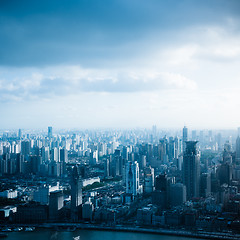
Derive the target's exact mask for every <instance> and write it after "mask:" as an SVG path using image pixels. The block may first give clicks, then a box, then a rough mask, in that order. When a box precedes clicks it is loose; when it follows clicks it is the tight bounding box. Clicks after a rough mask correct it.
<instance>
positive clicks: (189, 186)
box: [183, 141, 200, 200]
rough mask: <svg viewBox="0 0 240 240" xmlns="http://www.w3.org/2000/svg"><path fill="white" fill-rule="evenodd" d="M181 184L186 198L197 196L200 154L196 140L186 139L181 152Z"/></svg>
mask: <svg viewBox="0 0 240 240" xmlns="http://www.w3.org/2000/svg"><path fill="white" fill-rule="evenodd" d="M183 184H184V185H185V186H186V190H187V200H189V199H191V198H193V197H199V185H200V154H199V151H198V150H197V141H187V142H186V149H185V151H184V154H183Z"/></svg>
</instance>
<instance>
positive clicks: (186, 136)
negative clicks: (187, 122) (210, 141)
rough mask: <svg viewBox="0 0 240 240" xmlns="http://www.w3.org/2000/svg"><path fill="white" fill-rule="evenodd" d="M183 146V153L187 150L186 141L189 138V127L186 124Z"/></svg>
mask: <svg viewBox="0 0 240 240" xmlns="http://www.w3.org/2000/svg"><path fill="white" fill-rule="evenodd" d="M182 140H183V141H182V146H183V149H182V151H183V153H184V152H185V149H186V141H187V140H188V129H187V127H186V126H184V128H183V137H182Z"/></svg>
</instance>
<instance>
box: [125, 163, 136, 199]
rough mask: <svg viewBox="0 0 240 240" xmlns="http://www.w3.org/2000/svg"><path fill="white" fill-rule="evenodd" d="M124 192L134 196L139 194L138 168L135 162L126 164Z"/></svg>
mask: <svg viewBox="0 0 240 240" xmlns="http://www.w3.org/2000/svg"><path fill="white" fill-rule="evenodd" d="M126 192H127V193H130V194H132V195H133V196H136V195H137V194H138V193H139V167H138V163H137V161H135V162H130V161H129V162H127V164H126Z"/></svg>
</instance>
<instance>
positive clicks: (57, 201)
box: [49, 190, 64, 221]
mask: <svg viewBox="0 0 240 240" xmlns="http://www.w3.org/2000/svg"><path fill="white" fill-rule="evenodd" d="M63 200H64V198H63V192H62V190H57V191H54V192H51V193H50V196H49V220H50V221H56V220H57V219H58V218H59V211H60V210H61V209H62V208H63Z"/></svg>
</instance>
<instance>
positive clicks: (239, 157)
mask: <svg viewBox="0 0 240 240" xmlns="http://www.w3.org/2000/svg"><path fill="white" fill-rule="evenodd" d="M235 161H236V163H240V137H239V136H238V137H237V140H236V159H235Z"/></svg>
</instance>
